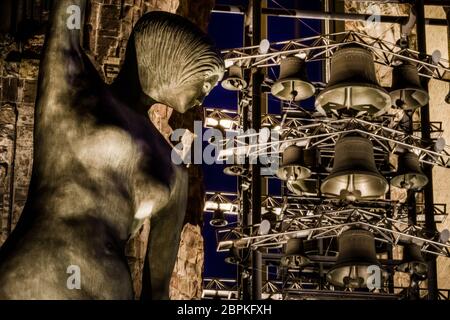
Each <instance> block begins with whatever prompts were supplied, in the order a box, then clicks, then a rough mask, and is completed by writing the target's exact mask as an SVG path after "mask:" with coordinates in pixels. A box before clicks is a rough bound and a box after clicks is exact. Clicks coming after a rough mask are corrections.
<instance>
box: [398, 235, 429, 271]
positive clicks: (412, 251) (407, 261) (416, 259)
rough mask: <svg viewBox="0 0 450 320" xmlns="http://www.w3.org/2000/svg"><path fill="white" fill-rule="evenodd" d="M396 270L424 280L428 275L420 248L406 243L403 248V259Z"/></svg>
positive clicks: (426, 265)
mask: <svg viewBox="0 0 450 320" xmlns="http://www.w3.org/2000/svg"><path fill="white" fill-rule="evenodd" d="M397 270H398V271H400V272H405V273H409V274H414V275H415V276H418V277H419V278H421V279H425V278H426V277H427V274H428V264H427V263H426V262H425V259H424V258H423V256H422V252H421V250H420V246H418V245H417V244H415V243H408V244H406V245H405V246H403V259H402V262H401V263H400V264H399V265H398V266H397Z"/></svg>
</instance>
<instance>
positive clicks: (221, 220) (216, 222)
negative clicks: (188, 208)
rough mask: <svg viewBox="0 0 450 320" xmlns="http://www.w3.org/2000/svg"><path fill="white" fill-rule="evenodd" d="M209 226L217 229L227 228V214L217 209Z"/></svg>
mask: <svg viewBox="0 0 450 320" xmlns="http://www.w3.org/2000/svg"><path fill="white" fill-rule="evenodd" d="M209 224H210V225H211V226H213V227H215V228H220V227H225V226H226V225H228V221H227V220H226V219H225V213H224V212H223V210H222V209H219V208H217V209H216V210H214V212H213V216H212V219H211V221H210V222H209Z"/></svg>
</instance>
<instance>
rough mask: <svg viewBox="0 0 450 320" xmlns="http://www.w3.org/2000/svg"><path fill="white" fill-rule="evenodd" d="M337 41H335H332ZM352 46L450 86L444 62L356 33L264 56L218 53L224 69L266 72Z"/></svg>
mask: <svg viewBox="0 0 450 320" xmlns="http://www.w3.org/2000/svg"><path fill="white" fill-rule="evenodd" d="M335 39H339V40H335ZM350 43H356V44H359V45H361V46H363V47H365V48H367V49H368V50H369V51H371V52H372V53H373V56H374V60H375V63H377V64H380V65H383V66H387V67H393V66H395V65H397V64H398V63H399V62H400V61H405V60H406V61H410V62H412V63H415V64H417V69H418V71H419V75H420V76H422V77H426V78H432V79H436V80H440V81H445V82H450V66H449V62H448V60H445V59H440V60H439V61H433V57H432V56H431V55H427V54H425V53H420V52H418V51H415V50H411V49H407V48H402V47H401V46H400V45H398V44H394V43H391V42H388V41H385V40H382V39H379V38H375V37H372V36H370V35H367V34H364V33H360V32H357V31H344V32H336V33H331V34H328V35H318V36H313V37H307V38H301V39H295V40H288V41H282V42H276V43H271V46H270V50H269V52H267V53H260V52H259V51H258V49H259V46H250V47H242V48H236V49H230V50H225V51H222V54H224V56H225V59H226V61H227V64H228V65H232V64H239V65H241V66H243V67H246V68H267V67H273V66H276V65H278V64H279V61H280V59H282V58H283V57H286V56H289V55H299V56H302V57H304V58H305V60H306V61H307V62H313V61H325V60H327V59H329V58H330V57H331V56H332V54H333V53H334V52H335V51H336V50H337V49H339V48H340V47H342V46H344V45H346V44H350Z"/></svg>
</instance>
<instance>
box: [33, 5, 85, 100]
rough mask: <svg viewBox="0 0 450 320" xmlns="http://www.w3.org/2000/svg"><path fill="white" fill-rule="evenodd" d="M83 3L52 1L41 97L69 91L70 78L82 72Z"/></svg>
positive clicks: (43, 63)
mask: <svg viewBox="0 0 450 320" xmlns="http://www.w3.org/2000/svg"><path fill="white" fill-rule="evenodd" d="M86 1H87V0H58V1H54V5H53V8H52V9H51V12H50V15H51V16H50V23H49V28H48V30H47V35H46V40H45V46H44V52H43V59H42V62H41V67H40V79H39V93H40V95H48V94H49V92H47V91H58V90H59V89H63V88H65V89H68V85H69V86H70V80H71V79H73V76H76V75H77V74H80V73H82V72H84V71H83V69H84V68H82V67H81V66H82V65H83V50H82V47H81V38H82V34H83V27H84V15H85V12H86ZM68 76H69V77H68ZM71 77H72V78H71Z"/></svg>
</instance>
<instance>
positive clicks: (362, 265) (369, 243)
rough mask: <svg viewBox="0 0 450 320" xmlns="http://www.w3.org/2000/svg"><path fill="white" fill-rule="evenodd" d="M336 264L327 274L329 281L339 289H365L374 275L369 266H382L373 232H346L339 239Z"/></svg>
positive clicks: (357, 230) (355, 230) (356, 230)
mask: <svg viewBox="0 0 450 320" xmlns="http://www.w3.org/2000/svg"><path fill="white" fill-rule="evenodd" d="M338 242H339V254H338V257H337V261H336V264H335V265H334V266H333V267H332V268H331V269H330V271H329V272H328V273H327V280H328V281H329V282H330V283H331V284H333V285H335V286H338V287H348V288H363V287H366V286H367V279H368V277H369V276H371V275H373V271H371V270H369V266H378V267H379V266H380V264H379V262H378V260H377V256H376V252H375V239H374V236H373V234H372V232H370V231H367V230H362V229H350V230H347V231H344V232H343V233H342V234H341V235H340V236H339V238H338Z"/></svg>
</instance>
